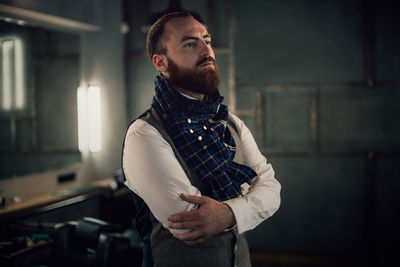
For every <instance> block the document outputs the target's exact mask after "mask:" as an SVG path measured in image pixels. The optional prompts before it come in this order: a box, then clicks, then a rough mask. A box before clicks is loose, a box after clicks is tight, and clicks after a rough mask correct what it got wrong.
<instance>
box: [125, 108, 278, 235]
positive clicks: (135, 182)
mask: <svg viewBox="0 0 400 267" xmlns="http://www.w3.org/2000/svg"><path fill="white" fill-rule="evenodd" d="M229 117H230V119H232V121H233V122H234V123H235V124H236V127H237V129H238V135H239V137H240V138H241V142H242V149H243V155H244V165H247V166H249V167H250V168H252V169H253V170H254V171H255V172H256V173H257V176H256V177H255V178H254V179H253V180H252V181H251V183H250V185H247V184H244V185H242V188H243V189H244V190H245V191H244V194H243V196H241V197H237V198H234V199H230V200H227V201H224V203H226V204H227V205H229V207H230V208H231V210H232V212H233V214H234V216H235V219H236V227H237V231H238V232H239V233H243V232H245V231H248V230H251V229H253V228H255V227H256V226H257V225H259V224H260V223H261V222H262V221H264V220H265V219H267V218H269V217H271V216H272V215H273V214H274V213H275V211H276V210H277V209H278V208H279V205H280V189H281V185H280V184H279V182H278V181H277V180H276V179H275V177H274V175H275V173H274V170H273V169H272V166H271V165H270V164H269V163H267V160H266V158H265V157H264V156H263V155H262V154H261V152H260V151H259V149H258V147H257V144H256V142H255V141H254V138H253V136H252V135H251V133H250V131H249V129H248V128H247V127H246V126H245V125H244V123H243V121H242V120H240V119H239V118H238V117H237V116H235V115H233V114H232V113H230V116H229ZM123 153H124V157H123V168H124V172H125V176H126V181H125V185H126V186H127V187H128V188H129V189H131V190H132V191H133V192H135V193H136V194H137V195H138V196H140V197H141V198H142V199H143V200H144V201H145V202H146V204H147V205H148V207H149V208H150V210H151V212H152V213H153V214H154V216H155V217H156V218H157V220H159V221H160V222H161V223H162V225H163V226H164V227H165V228H167V229H169V228H168V220H167V217H168V216H169V215H171V214H174V213H178V212H182V211H189V210H193V209H196V208H197V206H196V205H194V204H191V203H188V202H185V201H183V200H182V199H181V198H180V197H179V195H180V194H181V193H184V194H188V195H196V196H201V193H200V191H199V189H197V188H196V187H194V186H192V185H191V183H190V181H189V178H188V177H187V175H186V173H185V172H184V170H183V168H182V167H181V165H180V163H179V161H178V160H177V159H176V157H175V155H174V152H173V150H172V148H171V146H170V145H169V143H168V142H167V141H165V140H164V139H163V138H162V136H161V134H160V133H159V132H158V131H157V130H156V129H155V128H154V127H153V126H151V125H150V124H148V123H147V122H145V121H143V120H141V119H138V120H136V121H135V122H134V123H133V124H132V125H131V126H130V127H129V129H128V132H127V134H126V137H125V148H124V152H123ZM169 230H170V231H171V232H186V230H185V231H182V230H175V229H169Z"/></svg>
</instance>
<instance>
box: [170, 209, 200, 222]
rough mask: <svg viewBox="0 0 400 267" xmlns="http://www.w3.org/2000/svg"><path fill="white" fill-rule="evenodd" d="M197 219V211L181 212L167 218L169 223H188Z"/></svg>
mask: <svg viewBox="0 0 400 267" xmlns="http://www.w3.org/2000/svg"><path fill="white" fill-rule="evenodd" d="M197 218H198V211H197V210H191V211H182V212H179V213H175V214H172V215H169V216H168V218H167V219H168V221H170V222H189V221H195V220H197Z"/></svg>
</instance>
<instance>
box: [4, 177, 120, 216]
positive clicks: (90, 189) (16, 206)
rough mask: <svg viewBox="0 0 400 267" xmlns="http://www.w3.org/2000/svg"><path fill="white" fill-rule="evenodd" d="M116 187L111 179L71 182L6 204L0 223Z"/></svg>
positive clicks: (74, 201) (67, 203)
mask: <svg viewBox="0 0 400 267" xmlns="http://www.w3.org/2000/svg"><path fill="white" fill-rule="evenodd" d="M115 187H116V183H115V180H114V179H113V178H109V179H103V180H96V181H90V182H87V181H86V182H72V183H68V184H66V185H63V186H60V187H59V188H57V190H54V191H51V192H48V193H45V194H41V195H38V196H34V197H29V198H26V199H23V200H22V201H21V202H11V203H10V201H9V202H6V205H5V207H3V208H1V209H0V221H4V220H7V221H8V220H9V219H13V218H15V217H20V216H21V217H24V215H32V214H37V213H41V212H45V211H48V210H52V209H55V208H58V207H62V206H65V205H69V204H73V203H76V202H78V201H82V200H83V199H85V198H88V197H91V196H94V195H98V194H101V193H104V192H105V191H108V190H111V189H112V188H115Z"/></svg>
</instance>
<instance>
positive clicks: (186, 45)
mask: <svg viewBox="0 0 400 267" xmlns="http://www.w3.org/2000/svg"><path fill="white" fill-rule="evenodd" d="M193 45H194V44H193V43H188V44H185V47H192V46H193Z"/></svg>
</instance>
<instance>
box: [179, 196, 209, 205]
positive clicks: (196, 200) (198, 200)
mask: <svg viewBox="0 0 400 267" xmlns="http://www.w3.org/2000/svg"><path fill="white" fill-rule="evenodd" d="M179 196H180V197H181V199H182V200H185V201H186V202H189V203H193V204H197V205H203V204H205V203H206V202H207V197H203V196H200V197H199V196H193V195H186V194H180V195H179Z"/></svg>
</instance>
